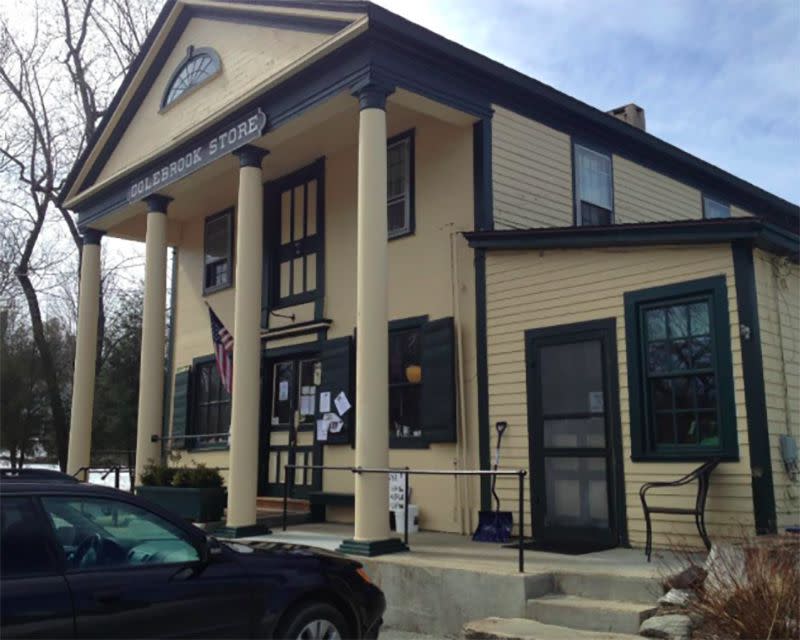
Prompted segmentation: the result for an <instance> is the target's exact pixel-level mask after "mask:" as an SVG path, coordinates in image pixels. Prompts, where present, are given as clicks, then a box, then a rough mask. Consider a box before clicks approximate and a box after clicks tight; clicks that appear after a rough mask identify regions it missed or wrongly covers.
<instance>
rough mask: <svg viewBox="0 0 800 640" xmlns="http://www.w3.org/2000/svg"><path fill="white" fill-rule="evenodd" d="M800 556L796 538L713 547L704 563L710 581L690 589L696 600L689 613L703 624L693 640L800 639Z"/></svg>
mask: <svg viewBox="0 0 800 640" xmlns="http://www.w3.org/2000/svg"><path fill="white" fill-rule="evenodd" d="M799 553H800V538H796V537H794V536H770V537H763V538H756V539H753V538H749V539H747V538H745V539H742V540H740V541H737V542H735V543H731V544H722V545H718V546H717V547H715V549H714V550H712V553H711V554H710V555H709V560H707V561H706V566H705V569H706V570H707V571H708V575H707V576H706V578H705V580H704V581H702V582H698V583H696V584H694V585H693V586H692V591H694V593H695V595H696V597H695V598H694V599H693V600H692V601H691V603H690V604H689V607H688V608H689V613H690V615H692V617H694V618H696V619H702V622H701V623H700V624H699V626H698V628H697V629H696V631H695V635H694V637H695V638H697V639H699V640H720V639H722V638H741V639H745V638H747V639H750V638H765V639H768V640H777V639H779V638H780V639H782V638H797V637H799V636H800V564H798V558H799V557H800V556H799V555H798V554H799ZM693 562H694V561H693ZM694 566H697V565H694Z"/></svg>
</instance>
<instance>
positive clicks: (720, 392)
mask: <svg viewBox="0 0 800 640" xmlns="http://www.w3.org/2000/svg"><path fill="white" fill-rule="evenodd" d="M700 295H704V296H709V298H710V303H711V315H712V317H711V326H712V327H713V331H714V333H713V337H714V352H713V358H714V371H715V376H716V381H717V397H718V399H717V416H718V418H719V423H720V429H719V437H720V445H719V447H702V446H699V445H698V446H688V445H674V446H672V447H666V446H662V447H660V448H658V449H657V448H656V445H655V444H654V443H651V442H649V438H650V433H651V430H650V426H649V420H648V417H647V415H646V413H647V411H648V409H647V403H646V401H645V392H644V387H643V377H644V370H643V366H642V363H643V360H644V352H643V346H642V344H643V335H644V327H642V323H641V322H640V316H641V314H640V307H641V306H642V305H650V304H653V303H662V302H667V303H668V302H669V301H670V300H675V301H680V300H682V299H685V298H687V297H694V296H700ZM624 300H625V342H626V350H627V359H628V398H629V403H630V435H631V459H632V460H634V461H662V462H663V461H676V462H686V461H706V460H709V459H711V458H712V457H717V458H720V459H721V460H724V461H736V460H738V459H739V445H738V438H737V429H736V403H735V398H734V388H733V362H732V359H731V333H730V313H729V310H728V288H727V285H726V283H725V276H713V277H710V278H702V279H699V280H691V281H687V282H680V283H676V284H670V285H666V286H661V287H653V288H650V289H641V290H638V291H630V292H628V293H626V294H625V296H624Z"/></svg>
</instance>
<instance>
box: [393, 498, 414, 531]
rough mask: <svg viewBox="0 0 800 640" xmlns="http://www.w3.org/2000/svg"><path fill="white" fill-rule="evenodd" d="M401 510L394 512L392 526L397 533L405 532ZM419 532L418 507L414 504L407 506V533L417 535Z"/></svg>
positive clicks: (404, 522)
mask: <svg viewBox="0 0 800 640" xmlns="http://www.w3.org/2000/svg"><path fill="white" fill-rule="evenodd" d="M403 511H404V510H403V509H402V508H400V509H395V510H394V524H395V531H397V533H405V532H406V521H405V517H404V514H403ZM418 531H419V507H418V506H417V505H415V504H410V505H408V532H409V533H417V532H418Z"/></svg>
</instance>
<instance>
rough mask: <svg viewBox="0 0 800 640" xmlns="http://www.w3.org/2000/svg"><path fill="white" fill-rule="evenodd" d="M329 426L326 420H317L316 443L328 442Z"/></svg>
mask: <svg viewBox="0 0 800 640" xmlns="http://www.w3.org/2000/svg"><path fill="white" fill-rule="evenodd" d="M329 428H330V425H329V423H328V421H327V420H317V442H327V441H328V429H329Z"/></svg>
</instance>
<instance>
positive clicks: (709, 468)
mask: <svg viewBox="0 0 800 640" xmlns="http://www.w3.org/2000/svg"><path fill="white" fill-rule="evenodd" d="M718 464H719V459H718V458H713V459H711V460H709V461H708V462H706V463H704V464H702V465H700V466H699V467H697V469H695V470H694V471H692V472H691V473H689V474H687V475H685V476H683V477H682V478H680V479H679V480H675V481H674V482H648V483H646V484H643V485H642V488H641V489H639V498H641V500H642V508H643V509H644V520H645V523H646V525H647V544H646V545H645V550H644V552H645V554H646V555H647V561H648V562H650V556H651V555H652V553H653V525H652V522H651V520H650V514H652V513H668V514H670V515H681V516H694V521H695V524H696V525H697V531H698V532H699V533H700V537H701V538H702V539H703V542H704V543H705V545H706V549H708V550H709V551H710V550H711V540H710V539H709V537H708V532H707V531H706V521H705V510H706V498H708V486H709V483H710V480H711V473H712V472H713V471H714V469H716V468H717V465H718ZM695 480H697V498H696V500H695V506H694V509H681V508H679V507H650V506H648V505H647V500H646V499H645V494H646V493H647V492H648V491H649V490H650V489H654V488H656V487H679V486H681V485H684V484H689V483H690V482H694V481H695Z"/></svg>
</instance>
